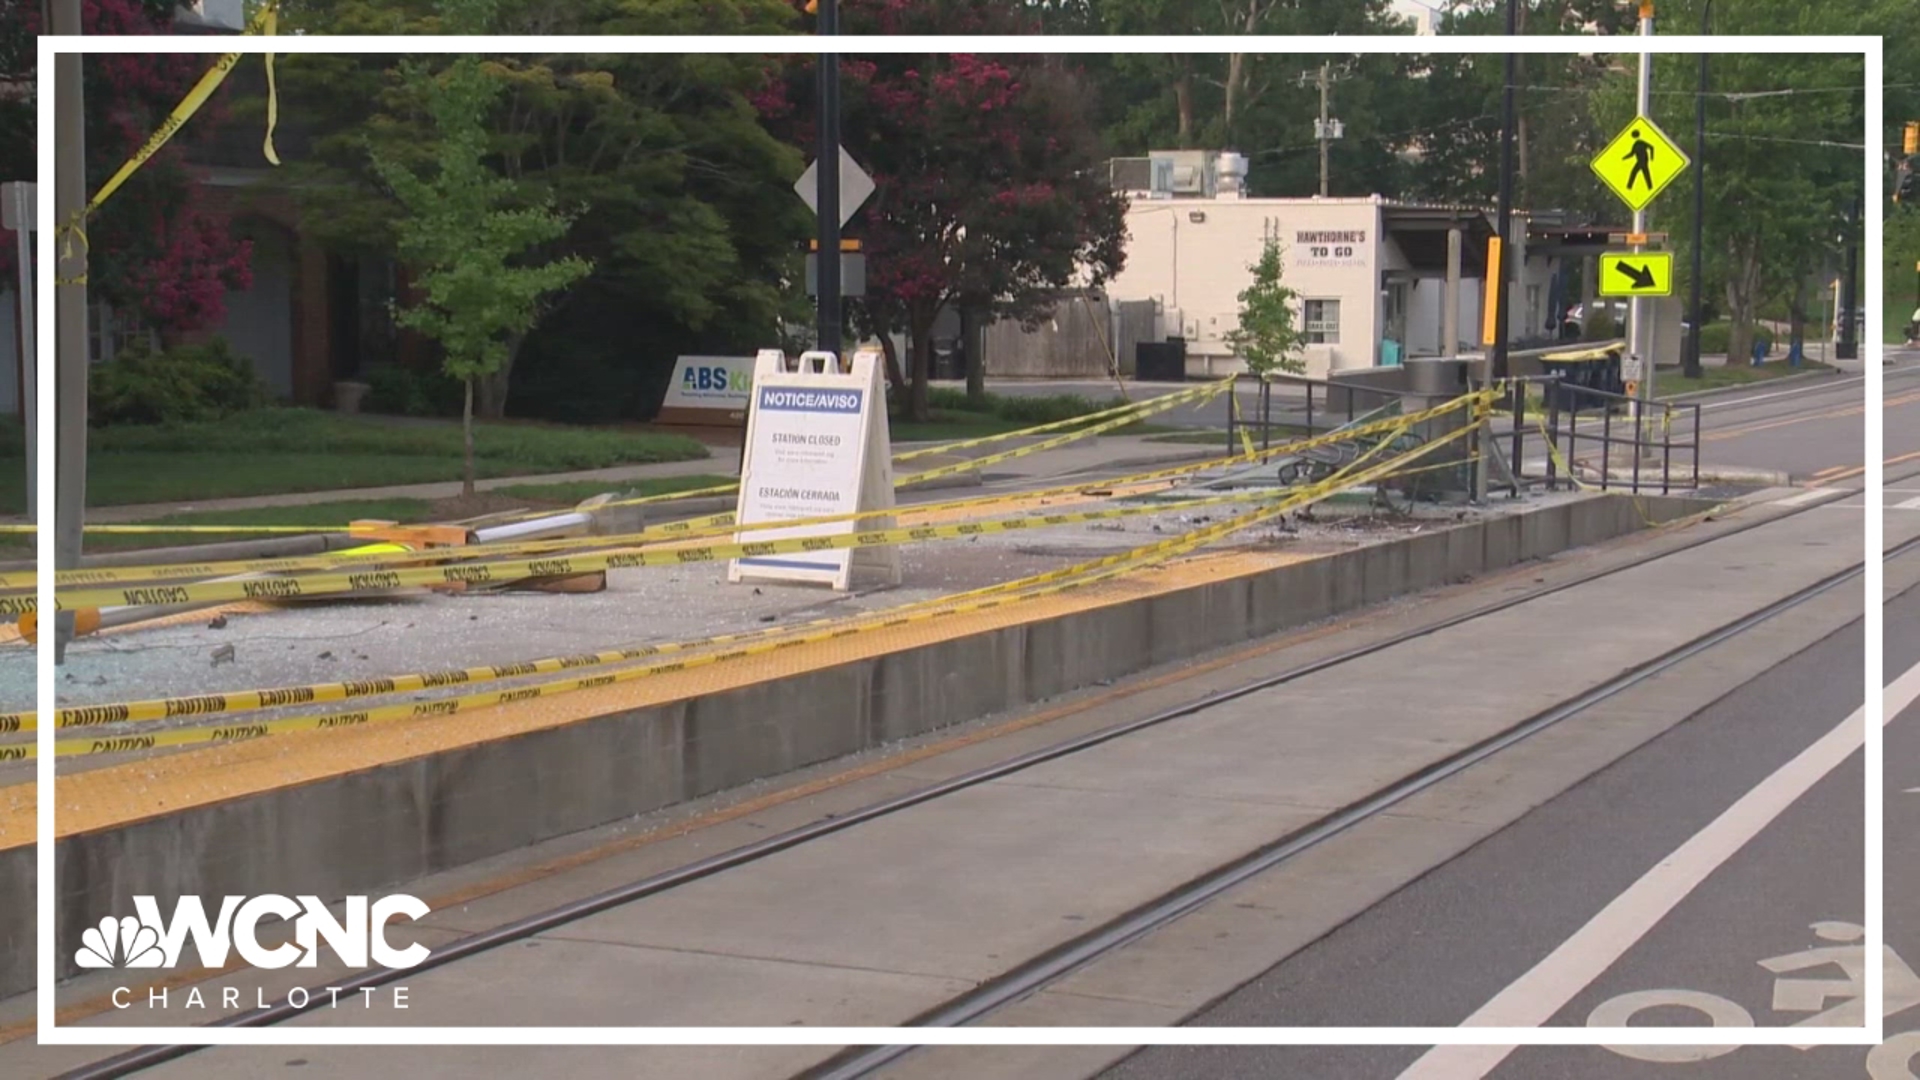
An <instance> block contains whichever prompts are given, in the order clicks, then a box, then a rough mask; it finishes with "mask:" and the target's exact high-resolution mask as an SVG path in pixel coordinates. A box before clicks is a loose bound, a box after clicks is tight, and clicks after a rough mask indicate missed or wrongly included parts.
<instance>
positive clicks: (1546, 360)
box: [1540, 345, 1627, 412]
mask: <svg viewBox="0 0 1920 1080" xmlns="http://www.w3.org/2000/svg"><path fill="white" fill-rule="evenodd" d="M1622 351H1623V348H1622V346H1619V345H1603V346H1600V347H1598V348H1593V349H1579V350H1575V351H1572V352H1563V353H1548V354H1547V355H1545V356H1542V357H1541V358H1540V368H1541V370H1542V371H1544V372H1545V373H1546V374H1548V375H1558V376H1560V379H1559V381H1558V382H1556V383H1553V384H1551V385H1550V386H1548V388H1547V407H1548V408H1553V409H1559V410H1561V411H1563V412H1566V411H1572V410H1574V409H1580V410H1583V411H1584V410H1587V409H1594V408H1598V407H1599V406H1600V403H1601V400H1602V399H1600V398H1597V397H1594V396H1593V395H1591V394H1582V393H1580V392H1579V390H1580V389H1587V390H1598V391H1601V392H1603V393H1608V394H1624V393H1626V390H1627V386H1626V383H1625V382H1624V381H1622V380H1621V378H1620V354H1621V352H1622Z"/></svg>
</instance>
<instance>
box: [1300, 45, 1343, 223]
mask: <svg viewBox="0 0 1920 1080" xmlns="http://www.w3.org/2000/svg"><path fill="white" fill-rule="evenodd" d="M1309 80H1311V82H1312V84H1313V85H1314V86H1316V87H1318V88H1319V90H1320V119H1318V120H1315V121H1314V122H1313V137H1314V138H1315V139H1318V140H1319V141H1320V197H1321V198H1323V199H1324V198H1326V197H1327V190H1328V184H1327V180H1328V176H1329V169H1328V160H1327V151H1328V149H1329V148H1328V144H1329V143H1330V142H1332V141H1333V140H1334V139H1338V138H1341V137H1343V136H1344V135H1345V134H1346V127H1345V125H1343V124H1341V123H1340V121H1338V120H1335V119H1333V117H1332V116H1330V115H1329V112H1330V111H1331V109H1332V105H1333V97H1332V94H1333V81H1334V80H1333V64H1332V63H1331V62H1330V61H1326V60H1322V61H1321V62H1320V70H1319V71H1317V72H1302V73H1301V75H1300V85H1301V86H1306V85H1307V84H1308V82H1309Z"/></svg>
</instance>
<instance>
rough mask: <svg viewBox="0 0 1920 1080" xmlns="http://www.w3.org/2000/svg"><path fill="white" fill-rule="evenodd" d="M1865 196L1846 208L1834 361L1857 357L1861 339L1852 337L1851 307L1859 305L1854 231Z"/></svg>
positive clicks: (1856, 250)
mask: <svg viewBox="0 0 1920 1080" xmlns="http://www.w3.org/2000/svg"><path fill="white" fill-rule="evenodd" d="M1865 201H1866V200H1865V197H1864V196H1861V197H1858V198H1856V199H1855V200H1854V202H1853V205H1851V206H1849V207H1847V218H1846V221H1847V225H1846V228H1847V232H1846V236H1847V245H1846V246H1847V265H1846V266H1845V267H1844V268H1842V269H1841V271H1840V317H1841V319H1842V320H1844V321H1843V322H1841V324H1840V343H1839V344H1838V345H1835V346H1834V348H1833V358H1834V359H1835V360H1858V359H1860V340H1859V338H1857V337H1855V336H1854V314H1853V313H1854V309H1855V308H1856V307H1858V306H1859V303H1860V300H1859V293H1860V277H1859V275H1860V246H1859V244H1858V243H1857V242H1855V240H1854V235H1855V230H1856V229H1858V228H1859V227H1860V222H1861V220H1862V219H1863V218H1864V217H1865V211H1866V207H1865Z"/></svg>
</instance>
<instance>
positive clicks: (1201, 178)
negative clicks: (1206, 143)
mask: <svg viewBox="0 0 1920 1080" xmlns="http://www.w3.org/2000/svg"><path fill="white" fill-rule="evenodd" d="M1148 157H1149V159H1150V161H1151V162H1152V169H1153V187H1152V192H1153V197H1154V198H1156V199H1166V198H1175V199H1204V198H1209V197H1211V196H1212V195H1213V194H1214V193H1215V191H1216V190H1217V176H1216V174H1215V173H1214V169H1213V164H1214V163H1213V155H1211V154H1209V153H1208V152H1207V151H1205V150H1155V151H1153V152H1152V153H1151V154H1149V155H1148Z"/></svg>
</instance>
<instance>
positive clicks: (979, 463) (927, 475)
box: [894, 379, 1232, 487]
mask: <svg viewBox="0 0 1920 1080" xmlns="http://www.w3.org/2000/svg"><path fill="white" fill-rule="evenodd" d="M1230 385H1232V384H1231V382H1230V381H1229V380H1224V379H1223V380H1221V381H1220V382H1218V383H1215V384H1213V385H1212V386H1209V387H1207V388H1206V389H1205V390H1204V391H1202V392H1201V393H1200V394H1199V396H1198V397H1197V398H1192V399H1187V398H1183V399H1181V400H1178V401H1172V402H1169V401H1168V400H1167V399H1166V398H1157V399H1155V400H1153V401H1148V402H1143V403H1142V404H1141V406H1140V407H1139V408H1138V409H1136V410H1134V411H1133V412H1132V413H1131V414H1129V415H1126V416H1121V417H1116V418H1114V419H1112V420H1106V421H1103V422H1101V423H1098V424H1094V425H1093V426H1091V427H1086V428H1081V429H1080V430H1079V431H1069V432H1067V433H1066V434H1065V435H1056V436H1054V437H1053V438H1051V439H1045V440H1042V441H1041V442H1037V443H1034V444H1033V445H1032V446H1020V447H1015V448H1014V449H1012V450H1003V451H1001V452H1000V453H998V454H988V455H987V456H986V457H982V458H974V459H972V460H971V461H962V462H957V463H955V464H952V465H942V466H940V467H938V468H934V469H927V470H925V471H924V472H917V473H914V474H913V475H911V476H905V477H902V478H900V479H899V480H898V481H896V482H895V484H894V486H895V487H906V486H907V485H909V484H918V483H921V482H923V481H927V480H933V479H936V478H938V477H942V476H953V475H956V474H959V473H964V472H973V471H975V470H977V469H983V468H985V467H987V466H989V465H998V464H1000V463H1002V462H1006V461H1012V460H1013V459H1015V458H1022V457H1026V456H1027V455H1029V454H1038V453H1041V452H1043V451H1047V450H1052V449H1055V448H1057V447H1061V446H1065V445H1067V444H1068V443H1070V442H1074V441H1077V440H1079V439H1085V438H1088V437H1091V436H1094V435H1099V434H1102V433H1104V432H1108V431H1112V430H1113V429H1115V428H1121V427H1126V426H1127V425H1128V424H1132V423H1136V422H1138V421H1140V420H1142V419H1145V418H1146V417H1149V416H1154V415H1157V414H1159V413H1163V412H1166V411H1167V410H1168V409H1171V408H1174V407H1176V406H1179V405H1184V404H1186V403H1187V402H1188V401H1190V400H1191V401H1197V402H1207V401H1212V400H1213V399H1214V397H1215V396H1217V395H1219V394H1220V393H1222V392H1223V391H1225V390H1226V389H1227V388H1228V387H1229V386H1230Z"/></svg>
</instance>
